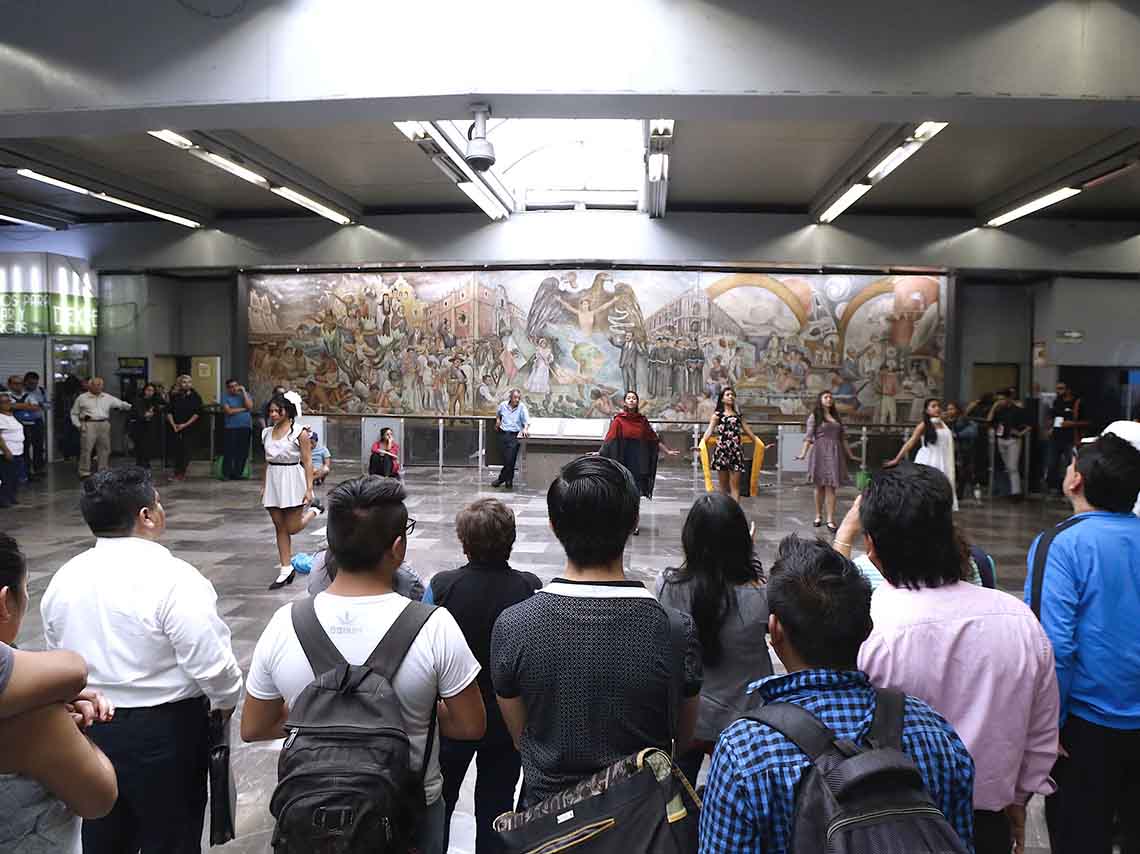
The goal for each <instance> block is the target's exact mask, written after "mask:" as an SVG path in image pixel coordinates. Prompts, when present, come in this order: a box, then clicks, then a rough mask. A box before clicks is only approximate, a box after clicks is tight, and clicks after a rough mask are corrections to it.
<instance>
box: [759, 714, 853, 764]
mask: <svg viewBox="0 0 1140 854" xmlns="http://www.w3.org/2000/svg"><path fill="white" fill-rule="evenodd" d="M744 717H745V720H753V721H756V722H757V723H762V724H767V725H768V726H770V727H771V728H772V729H774V730H776V732H778V733H780V734H782V735H783V736H785V737H786V738H788V739H789V740H790V741H791V742H792V743H793V744H795V746H796V747H798V748H799V749H800V750H802V751H803V752H804V753H806V754H807V757H808V759H810V760H811V761H812V762H813V763H815V762H817V761H818V760H819V758H820V757H821V756H823V754H825V753H826V752H827V751H829V750H830V749H831V746H832V745H833V744H834V743H835V733H834V732H832V730H831V728H830V727H826V726H824V725H823V722H822V721H820V719H819V718H817V717H816V716H815V715H813V714H812V713H811V712H809V711H808V710H807V709H805V708H803V707H801V706H797V705H796V704H795V703H769V704H767V705H764V706H761V707H760V708H758V709H755V710H754V711H752V712H751V713H750V714H748V715H745V716H744Z"/></svg>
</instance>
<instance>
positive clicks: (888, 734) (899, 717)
mask: <svg viewBox="0 0 1140 854" xmlns="http://www.w3.org/2000/svg"><path fill="white" fill-rule="evenodd" d="M905 708H906V695H904V694H902V693H900V692H898V691H891V690H888V689H886V688H876V689H875V716H874V717H873V718H872V719H871V731H870V732H869V733H868V738H869V740H870V741H871V744H872V745H873V746H874V747H877V748H882V747H893V748H895V749H896V750H902V730H903V713H904V711H905Z"/></svg>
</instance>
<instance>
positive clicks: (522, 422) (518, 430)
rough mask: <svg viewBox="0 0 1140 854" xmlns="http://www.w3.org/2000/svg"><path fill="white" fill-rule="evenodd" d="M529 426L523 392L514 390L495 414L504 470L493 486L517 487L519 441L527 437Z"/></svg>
mask: <svg viewBox="0 0 1140 854" xmlns="http://www.w3.org/2000/svg"><path fill="white" fill-rule="evenodd" d="M529 424H530V416H529V415H528V414H527V411H526V405H525V404H524V403H523V402H522V392H520V391H519V390H518V389H517V388H512V389H511V394H510V397H509V398H507V400H505V401H503V402H502V403H500V404H499V409H498V411H497V412H496V413H495V431H496V432H497V433H498V434H499V443H500V445H501V446H502V449H503V469H502V471H500V472H499V476H498V477H497V478H496V479H495V482H494V483H492V484H491V486H505V487H506V488H507V489H510V488H511V487H513V486H514V485H515V463H516V462H517V461H518V458H519V439H525V438H526V437H527V426H528V425H529Z"/></svg>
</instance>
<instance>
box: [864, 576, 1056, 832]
mask: <svg viewBox="0 0 1140 854" xmlns="http://www.w3.org/2000/svg"><path fill="white" fill-rule="evenodd" d="M871 620H872V622H874V624H875V627H874V629H873V630H872V631H871V636H870V637H869V638H867V640H866V642H865V643H864V644H863V646H862V648H861V649H860V650H859V669H860V670H863V671H865V672H866V673H867V675H868V676H870V678H871V682H872V684H874V685H877V686H879V687H881V688H894V689H896V690H899V691H905V692H906V693H907V694H910V695H912V696H914V697H918V698H920V699H922V700H925V701H926V702H927V703H929V704H930V705H931V706H933V707H934V709H935V710H936V711H938V712H939V713H940V714H941V715H942V716H943V717H944V718H946V720H948V721H949V722H950V724H951V725H952V726H953V727H954V729H956V730H957V731H958V735H959V736H961V738H962V741H963V742H965V744H966V747H967V748H968V749H969V751H970V755H972V756H973V757H974V765H975V774H976V776H975V782H974V808H975V809H979V810H1000V809H1003V808H1004V807H1006V806H1007V805H1009V804H1012V803H1019V804H1024V803H1025V802H1026V801H1027V800H1028V799H1029V797H1030V795H1032V794H1034V793H1040V794H1051V793H1052V792H1053V791H1054V788H1055V787H1054V785H1053V781H1052V780H1051V779H1050V778H1049V772H1050V771H1051V770H1052V768H1053V763H1054V761H1055V760H1056V758H1057V720H1058V714H1059V712H1060V698H1059V695H1058V692H1057V675H1056V672H1055V670H1054V665H1053V647H1052V646H1051V645H1050V643H1049V638H1048V637H1047V636H1046V635H1045V632H1044V630H1043V629H1042V628H1041V624H1040V623H1038V622H1037V619H1036V618H1035V617H1034V616H1033V612H1032V611H1030V610H1029V608H1028V607H1027V606H1026V605H1025V603H1023V602H1022V601H1021V600H1019V599H1017V598H1015V597H1013V596H1010V595H1009V594H1007V593H1002V592H1001V591H1000V590H987V589H986V588H984V587H976V586H974V585H973V584H966V583H964V582H958V583H957V584H951V585H948V586H946V587H938V588H924V589H922V590H907V589H904V588H899V587H892V586H891V585H890V584H889V583H886V582H884V583H883V585H882V586H881V587H879V589H878V590H876V591H875V595H874V596H873V597H872V598H871Z"/></svg>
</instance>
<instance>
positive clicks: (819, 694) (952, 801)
mask: <svg viewBox="0 0 1140 854" xmlns="http://www.w3.org/2000/svg"><path fill="white" fill-rule="evenodd" d="M753 691H755V692H757V693H759V695H760V696H761V697H763V699H764V701H765V702H769V703H774V702H788V703H795V704H796V705H797V706H802V707H803V708H805V709H807V710H808V711H809V712H811V713H812V714H814V715H816V716H817V717H818V718H819V719H820V720H821V721H823V723H825V724H826V725H827V726H829V727H831V728H832V729H833V730H834V731H835V733H836V735H837V736H838V737H839V738H845V739H850V740H851V741H854V742H856V743H862V742H863V741H864V739H865V738H866V736H867V733H868V732H869V731H870V729H871V718H872V717H873V716H874V713H875V691H874V688H872V687H871V683H870V681H869V680H868V679H867V675H866V674H865V673H862V672H859V671H837V670H801V671H798V672H796V673H791V674H788V675H787V676H769V677H767V678H766V679H761V680H759V681H758V682H756V683H754V684H753V685H752V686H750V688H749V693H751V692H753ZM902 741H903V750H904V752H906V753H907V755H909V756H910V758H911V759H913V760H914V763H915V765H917V766H918V770H919V773H921V774H922V779H923V780H924V781H926V788H927V789H928V790H929V792H930V794H931V796H932V797H933V799H934V804H935V806H937V807H938V808H939V809H941V810H942V813H943V814H944V815H945V816H946V818H947V820H948V821H949V822H950V825H951V826H952V827H953V828H954V829H955V830H956V831H957V832H958V835H959V836H961V837H962V839H963V840H964V841H965V843H966V848H967V849H968V850H969V851H971V852H972V851H973V850H974V844H973V840H974V806H973V801H974V760H973V759H971V758H970V752H969V751H968V750H966V745H964V744H963V743H962V740H961V739H960V738H958V734H957V733H955V732H954V730H953V728H952V727H951V726H950V724H948V723H947V722H946V720H945V718H943V717H942V716H941V715H939V714H938V713H937V712H936V711H934V709H932V708H930V706H928V705H927V704H926V703H924V702H922V701H921V700H917V699H915V698H914V697H907V698H906V709H905V712H904V714H903V736H902ZM809 767H811V761H810V760H809V759H808V758H807V756H806V755H805V754H804V753H802V752H801V751H800V749H799V748H798V747H796V746H795V745H794V744H792V742H790V741H789V740H788V739H787V738H785V737H784V736H783V735H782V734H780V733H778V732H776V731H775V730H773V729H771V728H770V727H768V726H766V725H764V724H760V723H756V722H755V721H743V720H741V721H737V722H736V723H734V724H733V725H732V726H730V727H729V728H728V729H726V730H725V731H724V732H723V733H721V736H720V740H719V741H718V742H717V745H716V752H715V753H714V754H713V761H712V769H711V770H710V771H709V779H708V787H707V788H706V789H705V794H704V800H703V809H702V810H701V845H700V850H701V854H730V852H732V854H735V852H745V851H747V852H757V854H759V852H764V854H783V852H785V851H787V850H788V849H789V847H790V845H791V841H792V816H793V814H794V811H795V791H796V784H797V783H799V781H800V778H801V777H802V776H803V774H804V772H805V771H807V769H808V768H809Z"/></svg>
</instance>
